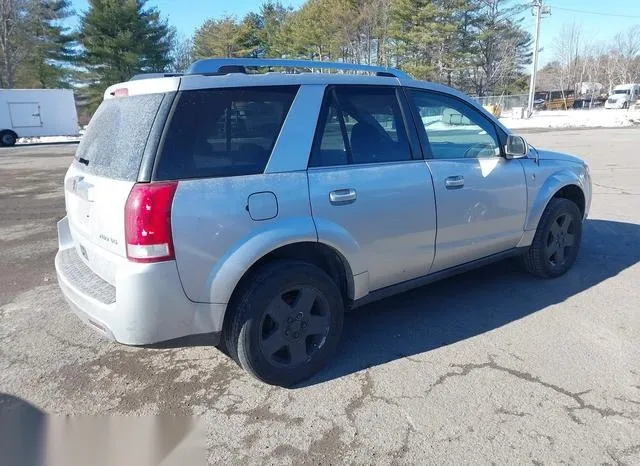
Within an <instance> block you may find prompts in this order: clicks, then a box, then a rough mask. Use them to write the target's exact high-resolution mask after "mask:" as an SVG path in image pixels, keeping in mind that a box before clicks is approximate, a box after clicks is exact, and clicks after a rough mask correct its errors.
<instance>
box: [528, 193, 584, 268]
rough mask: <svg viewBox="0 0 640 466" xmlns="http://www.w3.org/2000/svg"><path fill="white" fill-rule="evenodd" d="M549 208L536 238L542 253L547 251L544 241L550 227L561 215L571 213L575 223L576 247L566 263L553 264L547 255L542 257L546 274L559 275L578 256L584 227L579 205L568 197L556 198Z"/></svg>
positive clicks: (571, 264) (570, 265) (571, 251)
mask: <svg viewBox="0 0 640 466" xmlns="http://www.w3.org/2000/svg"><path fill="white" fill-rule="evenodd" d="M547 208H548V209H550V210H549V214H548V215H547V216H545V219H544V223H543V224H542V225H540V226H541V228H540V231H539V236H538V237H537V238H536V241H538V242H539V244H538V247H539V250H540V252H541V253H542V254H544V251H545V247H544V246H545V244H544V243H545V240H546V238H547V235H548V233H549V229H550V228H551V225H552V224H553V223H554V222H555V221H556V220H557V219H558V217H559V216H560V215H563V214H570V215H571V216H572V218H573V222H574V224H575V227H574V228H575V232H574V247H572V248H571V249H570V253H569V254H570V255H569V257H568V258H567V260H566V261H565V263H564V264H563V265H561V266H553V265H552V264H551V263H550V262H549V261H548V260H547V258H546V257H542V258H541V260H542V264H543V267H544V269H545V270H544V271H545V275H547V276H549V277H559V276H560V275H563V274H565V273H566V272H567V271H568V270H569V269H570V268H571V267H572V266H573V264H574V262H575V260H576V258H577V256H578V252H579V251H580V244H581V243H582V227H583V225H582V218H581V215H580V209H578V206H577V205H576V204H575V203H574V202H572V201H570V200H568V199H562V198H560V199H555V200H553V202H552V203H551V204H550V205H549V206H548V207H547Z"/></svg>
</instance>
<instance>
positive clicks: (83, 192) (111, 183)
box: [64, 86, 173, 285]
mask: <svg viewBox="0 0 640 466" xmlns="http://www.w3.org/2000/svg"><path fill="white" fill-rule="evenodd" d="M136 87H137V86H136ZM152 87H153V86H152ZM121 89H122V88H121ZM112 92H113V94H114V95H119V96H118V97H112V95H111V94H110V93H109V91H108V94H107V98H106V99H105V100H104V102H103V103H102V104H101V105H100V107H99V108H98V110H97V111H96V113H95V114H94V116H93V118H92V119H91V123H90V124H89V127H88V128H87V131H86V133H85V135H84V137H83V138H82V141H81V142H80V145H79V146H78V149H77V151H76V155H75V157H74V160H73V163H72V165H71V167H70V168H69V170H68V171H67V174H66V176H65V183H64V184H65V203H66V209H67V217H68V219H69V226H70V229H71V234H72V237H73V240H74V245H75V248H76V250H77V252H78V255H79V256H80V257H81V258H82V260H83V261H84V262H85V263H86V264H87V265H88V266H89V267H90V268H91V269H92V270H93V271H94V272H95V273H96V274H97V275H99V276H100V277H101V278H103V279H104V280H106V281H107V282H109V283H111V284H113V285H115V274H116V268H117V264H118V263H119V262H122V261H124V260H126V257H127V251H126V244H125V243H126V242H125V225H124V222H125V216H124V212H125V204H126V201H127V197H128V196H129V193H130V192H131V189H132V188H133V186H134V184H135V183H136V181H137V180H138V179H139V173H140V168H141V165H142V162H143V158H144V155H145V147H146V146H147V144H148V143H149V142H150V137H149V135H150V133H151V132H152V128H153V126H154V122H155V121H156V119H157V118H158V115H159V113H161V112H159V110H160V108H161V107H162V103H163V101H164V100H165V99H171V98H172V95H173V94H172V93H152V94H138V95H127V94H128V91H127V90H125V91H120V92H117V91H115V90H113V91H112ZM159 124H160V123H159Z"/></svg>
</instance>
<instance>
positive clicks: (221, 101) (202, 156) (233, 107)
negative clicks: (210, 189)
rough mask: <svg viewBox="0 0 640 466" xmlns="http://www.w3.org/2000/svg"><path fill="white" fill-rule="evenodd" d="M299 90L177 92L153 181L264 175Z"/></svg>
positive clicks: (264, 89) (280, 88)
mask: <svg viewBox="0 0 640 466" xmlns="http://www.w3.org/2000/svg"><path fill="white" fill-rule="evenodd" d="M297 91H298V86H277V87H254V88H225V89H203V90H197V91H184V92H182V93H180V94H179V95H178V98H177V102H176V104H175V108H174V110H173V112H172V115H171V116H170V121H169V123H168V127H167V129H166V132H165V136H164V137H165V139H164V144H163V147H162V150H161V153H160V159H159V161H158V164H157V167H156V172H155V177H154V178H155V179H157V180H175V179H187V178H215V177H224V176H239V175H252V174H257V173H262V172H263V171H264V168H265V167H266V165H267V162H268V160H269V157H270V156H271V151H272V150H273V146H274V145H275V142H276V139H277V138H278V134H280V129H281V128H282V124H283V123H284V119H285V117H286V116H287V113H288V112H289V108H290V107H291V102H293V99H294V97H295V95H296V92H297Z"/></svg>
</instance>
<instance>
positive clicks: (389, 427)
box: [0, 128, 640, 465]
mask: <svg viewBox="0 0 640 466" xmlns="http://www.w3.org/2000/svg"><path fill="white" fill-rule="evenodd" d="M525 136H526V137H527V138H528V140H529V141H530V142H531V143H532V144H533V145H535V146H540V147H546V148H550V149H555V150H559V151H565V152H569V153H574V154H578V155H581V156H583V157H585V158H586V159H587V160H588V161H589V163H590V165H591V171H592V176H593V180H594V196H593V203H592V209H591V214H590V218H589V220H588V221H587V223H586V226H585V230H584V239H583V246H582V250H581V252H580V255H579V257H578V261H577V263H576V264H575V266H574V268H573V269H572V270H571V271H570V272H569V273H568V274H567V275H566V276H564V277H561V278H559V279H556V280H550V281H547V280H539V279H535V278H532V277H530V276H528V275H526V274H525V273H523V272H522V271H520V269H519V268H518V264H517V263H516V262H515V261H506V262H501V263H499V264H494V265H491V266H488V267H485V268H483V269H480V270H477V271H473V272H470V273H467V274H464V275H461V276H458V277H455V278H452V279H449V280H446V281H443V282H440V283H436V284H433V285H430V286H427V287H424V288H421V289H417V290H414V291H411V292H408V293H405V294H402V295H399V296H396V297H393V298H389V299H386V300H384V301H381V302H378V303H375V304H372V305H369V306H366V307H363V308H361V309H359V310H358V311H356V312H353V313H351V314H349V315H347V317H346V320H345V329H344V335H343V340H342V343H341V345H340V347H339V349H338V354H337V357H336V358H335V359H334V361H333V362H332V363H331V364H330V365H329V366H328V367H327V368H326V369H325V370H324V371H323V372H322V373H321V374H319V375H318V376H317V377H315V378H314V379H312V380H310V381H309V382H308V383H306V384H304V386H301V387H298V388H296V389H291V390H286V389H281V388H274V387H270V386H267V385H263V384H261V383H259V382H257V381H255V380H254V379H252V378H250V377H249V376H247V375H246V374H244V373H243V372H242V371H241V370H240V369H239V368H238V367H236V365H235V364H234V363H233V362H232V361H230V360H229V359H228V358H227V356H225V355H224V354H223V353H221V352H220V351H218V350H217V349H216V348H211V347H207V346H202V345H201V343H200V342H197V341H193V342H192V345H191V346H187V347H178V348H177V347H166V348H156V349H149V348H131V347H125V346H122V345H118V344H115V343H112V342H108V341H105V340H103V339H102V338H101V337H100V336H99V335H97V334H96V333H94V332H93V331H92V330H91V329H89V328H87V327H85V326H84V325H83V324H81V323H80V321H79V320H78V319H77V318H76V317H75V316H74V315H73V314H72V313H71V312H70V310H69V309H68V308H67V305H66V303H65V302H64V300H63V298H62V296H61V294H60V292H59V290H58V287H57V283H56V278H55V273H54V269H53V257H54V254H55V250H56V230H55V222H56V221H57V220H58V219H59V218H61V217H62V216H63V215H64V203H63V192H62V177H63V175H64V171H65V170H66V167H67V166H68V164H69V163H70V159H71V154H72V153H73V151H74V150H75V146H73V145H50V146H30V147H16V148H11V149H0V251H1V254H0V409H2V410H15V409H20V408H21V403H24V404H25V406H26V403H30V404H33V405H35V406H36V407H38V408H40V409H41V410H43V411H45V412H47V413H56V414H138V415H142V414H176V415H177V414H194V415H197V416H201V417H202V418H203V419H204V420H205V421H206V425H207V439H208V444H207V447H208V452H209V461H210V462H211V463H220V464H229V463H250V464H253V463H285V464H287V463H288V464H296V465H298V464H329V463H331V464H335V463H379V464H398V463H404V464H407V463H412V464H417V463H419V464H443V463H446V464H468V463H481V464H488V463H498V464H552V463H553V464H557V463H570V464H596V463H598V464H612V465H613V464H615V465H622V464H640V292H639V288H638V284H639V283H640V265H638V262H639V261H640V182H639V181H638V180H639V179H640V158H639V157H640V152H639V149H638V147H639V142H640V128H631V129H595V130H593V129H592V130H569V131H555V132H551V131H549V132H531V133H525ZM13 397H17V399H18V400H17V401H16V399H15V398H13Z"/></svg>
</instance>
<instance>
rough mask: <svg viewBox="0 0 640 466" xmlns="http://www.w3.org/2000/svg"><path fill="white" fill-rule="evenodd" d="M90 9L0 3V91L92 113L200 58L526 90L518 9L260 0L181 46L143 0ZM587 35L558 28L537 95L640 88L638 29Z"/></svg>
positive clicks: (117, 0) (14, 0)
mask: <svg viewBox="0 0 640 466" xmlns="http://www.w3.org/2000/svg"><path fill="white" fill-rule="evenodd" d="M88 3H89V5H88V9H87V10H86V11H84V12H81V13H80V14H77V13H76V12H74V11H73V10H72V8H71V3H70V0H0V87H5V88H17V87H24V88H38V87H42V88H55V87H73V88H75V89H76V94H77V95H78V96H79V97H81V99H82V100H83V101H85V102H86V104H87V106H88V108H89V111H91V110H92V109H94V108H95V107H96V106H97V105H98V103H99V102H100V100H101V98H102V94H103V93H104V90H105V89H106V87H107V86H108V85H110V84H113V83H115V82H120V81H125V80H128V79H130V78H131V76H132V75H134V74H137V73H144V72H162V71H175V72H180V71H184V70H185V69H186V68H187V67H188V66H189V64H191V62H192V61H194V60H196V59H198V58H205V57H258V58H261V57H267V58H268V57H278V58H302V59H314V60H332V61H343V62H348V63H362V64H373V65H380V66H392V67H398V68H401V69H403V70H405V71H407V72H409V73H411V74H412V75H414V76H415V77H416V78H420V79H427V80H431V81H436V82H441V83H444V84H447V85H450V86H453V87H456V88H458V89H461V90H462V91H464V92H467V93H470V94H473V95H477V96H483V95H491V94H512V93H518V92H523V91H525V90H526V89H527V86H528V76H527V75H526V73H525V71H526V66H527V65H528V64H529V63H530V62H531V56H532V44H531V42H532V41H531V37H530V34H529V33H528V32H527V31H526V30H525V28H524V26H523V24H524V21H525V19H527V21H529V20H530V17H529V10H528V8H527V7H526V6H524V5H523V3H522V2H520V1H517V0H307V1H306V2H305V3H304V4H303V5H302V6H301V7H299V8H297V9H294V8H289V7H285V6H283V4H282V3H280V2H279V1H278V0H265V2H264V3H262V5H260V6H259V7H258V8H257V9H256V10H255V11H251V12H249V13H247V14H246V15H244V16H243V17H235V16H223V17H218V18H211V19H207V20H205V21H204V22H203V23H202V25H201V26H200V27H199V28H197V30H196V31H194V33H193V35H190V36H181V35H179V34H177V33H176V30H175V29H174V28H173V27H172V26H171V25H169V23H168V21H167V20H166V18H163V17H162V15H161V14H160V12H159V11H158V9H157V8H154V7H151V6H149V5H148V3H147V0H89V2H88ZM74 16H77V19H78V26H77V27H76V28H74V29H73V30H72V29H70V28H69V27H68V26H67V24H68V21H67V20H68V19H69V18H72V17H74ZM585 36H586V35H585V34H584V33H583V31H582V30H581V29H580V28H579V26H576V25H572V26H571V27H568V28H565V29H564V30H563V32H562V34H561V36H560V37H559V38H557V40H556V41H555V43H556V45H555V47H554V48H555V59H554V60H553V61H552V62H551V63H550V64H549V65H548V66H547V67H546V68H545V69H544V70H543V71H542V73H541V75H540V76H541V77H540V82H539V85H538V87H541V86H542V87H545V86H547V85H548V87H556V88H558V87H566V86H568V85H569V83H571V85H573V83H576V82H580V81H581V80H582V81H587V80H591V81H599V82H602V83H603V84H605V85H607V86H610V85H611V84H612V83H614V84H619V83H620V82H634V81H640V58H638V57H639V56H640V26H639V27H636V28H633V29H632V30H630V31H628V32H621V33H619V34H618V35H617V36H616V37H615V38H614V40H613V41H612V43H611V44H606V45H602V44H600V45H593V44H590V43H589V41H588V40H586V39H585Z"/></svg>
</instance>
